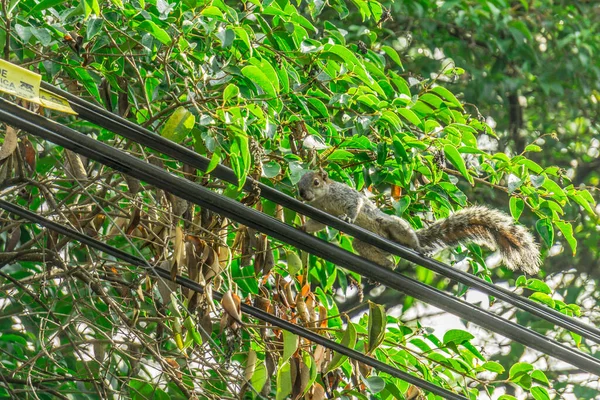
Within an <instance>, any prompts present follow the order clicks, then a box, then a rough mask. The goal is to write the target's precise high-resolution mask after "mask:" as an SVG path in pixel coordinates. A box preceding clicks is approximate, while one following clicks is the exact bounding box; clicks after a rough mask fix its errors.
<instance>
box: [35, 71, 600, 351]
mask: <svg viewBox="0 0 600 400" xmlns="http://www.w3.org/2000/svg"><path fill="white" fill-rule="evenodd" d="M42 87H43V88H44V89H46V90H48V91H50V92H54V93H55V94H57V95H60V96H62V97H64V98H66V99H67V100H68V101H69V102H70V104H71V106H72V107H73V109H74V110H75V111H77V113H78V114H79V115H80V116H81V117H82V118H84V119H86V120H88V121H90V122H93V123H95V124H96V125H98V126H101V127H103V128H106V129H109V130H111V131H113V132H115V133H117V134H119V135H121V136H123V137H126V138H128V139H131V140H133V141H135V142H137V143H140V144H142V145H144V146H147V147H149V148H151V149H153V150H156V151H159V152H161V153H164V154H166V155H168V156H170V157H173V158H175V159H177V160H179V161H181V162H183V163H185V164H188V165H190V166H192V167H194V168H198V169H200V170H203V171H206V169H207V167H208V164H209V162H210V160H209V159H208V158H206V157H203V156H201V155H199V154H197V153H195V152H194V151H192V150H190V149H188V148H186V147H183V146H181V145H179V144H177V143H174V142H172V141H170V140H168V139H165V138H164V137H162V136H159V135H156V134H155V133H153V132H151V131H149V130H147V129H145V128H143V127H141V126H139V125H136V124H134V123H132V122H130V121H128V120H126V119H124V118H121V117H120V116H118V115H116V114H113V113H111V112H109V111H107V110H105V109H103V108H102V107H99V106H97V105H95V104H92V103H90V102H87V101H85V100H83V99H81V98H79V97H77V96H73V95H72V94H70V93H68V92H65V91H64V90H61V89H59V88H56V87H54V86H52V85H50V84H48V83H46V82H42ZM211 175H213V176H215V177H216V178H219V179H221V180H224V181H227V182H230V183H232V184H234V185H237V184H238V178H237V177H236V175H235V173H234V172H233V170H231V169H230V168H227V167H225V166H223V165H218V166H217V167H216V168H215V169H214V170H213V171H211ZM255 188H258V189H259V190H260V193H261V196H262V197H264V198H266V199H268V200H271V201H273V202H275V203H277V204H280V205H282V206H283V207H286V208H288V209H290V210H293V211H296V212H298V213H301V214H304V215H306V216H308V217H310V218H312V219H315V220H317V221H319V222H322V223H324V224H326V225H328V226H331V227H332V228H335V229H337V230H340V231H342V232H345V233H347V234H349V235H351V236H353V237H355V238H357V239H359V240H361V241H363V242H365V243H368V244H371V245H373V246H376V247H378V248H380V249H382V250H385V251H387V252H390V253H393V254H395V255H398V256H400V257H402V258H404V259H406V260H408V261H411V262H414V263H415V264H418V265H421V266H423V267H425V268H427V269H429V270H431V271H434V272H436V273H438V274H440V275H443V276H445V277H447V278H450V279H454V280H456V281H457V282H460V283H462V284H464V285H466V286H468V287H471V288H474V289H477V290H479V291H481V292H482V293H485V294H487V295H490V296H493V297H495V298H497V299H499V300H502V301H505V302H506V303H508V304H511V305H513V306H515V307H518V308H520V309H521V310H523V311H527V312H529V313H530V314H532V315H535V316H536V317H539V318H542V319H545V320H546V321H548V322H551V323H553V324H554V325H557V326H561V327H563V328H565V329H567V330H569V331H571V332H574V333H577V334H578V335H580V336H582V337H584V338H586V339H589V340H591V341H593V342H595V343H599V344H600V329H598V328H596V327H593V326H590V325H588V324H585V323H584V322H582V321H580V320H578V319H575V318H571V317H569V316H568V315H565V314H562V313H561V312H559V311H557V310H554V309H552V308H549V307H547V306H545V305H542V304H540V303H536V302H535V301H533V300H530V299H528V298H525V297H523V296H519V295H517V294H516V293H513V292H511V291H510V290H508V289H505V288H503V287H499V286H496V285H494V284H492V283H489V282H487V281H485V280H483V279H481V278H479V277H477V276H474V275H472V274H469V273H466V272H463V271H460V270H457V269H456V268H452V267H451V266H448V265H446V264H444V263H441V262H439V261H437V260H434V259H432V258H429V257H424V256H423V255H421V254H419V253H417V252H416V251H414V250H413V249H410V248H408V247H404V246H402V245H400V244H398V243H395V242H392V241H390V240H387V239H384V238H382V237H381V236H378V235H375V234H374V233H372V232H370V231H368V230H366V229H363V228H360V227H358V226H356V225H352V224H349V223H347V222H345V221H342V220H341V219H339V218H336V217H334V216H332V215H331V214H328V213H325V212H323V211H321V210H318V209H316V208H314V207H312V206H309V205H308V204H305V203H302V202H300V201H298V200H296V199H294V198H293V197H290V196H288V195H286V194H284V193H282V192H280V191H278V190H276V189H274V188H272V187H270V186H267V185H265V184H263V183H260V182H258V181H255V180H254V179H252V178H247V179H246V183H245V185H244V189H245V190H246V191H253V190H254V189H255Z"/></svg>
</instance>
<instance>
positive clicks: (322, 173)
mask: <svg viewBox="0 0 600 400" xmlns="http://www.w3.org/2000/svg"><path fill="white" fill-rule="evenodd" d="M319 175H321V178H322V179H323V180H326V179H327V178H328V177H329V175H328V174H327V171H325V170H324V169H323V168H319Z"/></svg>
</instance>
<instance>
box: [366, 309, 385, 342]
mask: <svg viewBox="0 0 600 400" xmlns="http://www.w3.org/2000/svg"><path fill="white" fill-rule="evenodd" d="M386 326H387V319H386V314H385V308H384V307H383V306H382V305H379V304H375V303H373V302H369V324H368V332H369V340H368V342H367V347H366V352H367V354H370V353H373V351H375V349H376V348H377V347H379V345H380V344H381V342H383V339H384V338H385V329H386Z"/></svg>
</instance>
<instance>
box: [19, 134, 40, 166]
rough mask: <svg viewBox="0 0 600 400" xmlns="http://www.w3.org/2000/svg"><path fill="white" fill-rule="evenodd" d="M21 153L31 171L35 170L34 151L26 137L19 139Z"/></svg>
mask: <svg viewBox="0 0 600 400" xmlns="http://www.w3.org/2000/svg"><path fill="white" fill-rule="evenodd" d="M20 145H21V153H22V154H23V160H25V162H26V163H27V165H29V167H30V168H31V170H32V171H35V164H36V155H37V154H36V152H35V149H34V148H33V145H32V144H31V142H30V141H29V139H27V138H26V137H24V138H22V139H21V143H20Z"/></svg>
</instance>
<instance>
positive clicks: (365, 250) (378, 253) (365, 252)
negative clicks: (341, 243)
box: [352, 239, 396, 269]
mask: <svg viewBox="0 0 600 400" xmlns="http://www.w3.org/2000/svg"><path fill="white" fill-rule="evenodd" d="M352 246H353V247H354V250H356V251H357V252H358V254H360V255H361V256H362V257H364V258H366V259H368V260H371V261H373V262H375V263H377V264H379V265H382V266H383V267H385V268H388V269H394V268H395V267H396V265H395V264H394V262H393V261H392V260H391V255H390V254H389V253H387V252H385V251H383V250H380V249H378V248H377V247H373V246H371V245H370V244H366V243H365V242H361V241H360V240H358V239H354V243H353V244H352Z"/></svg>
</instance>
